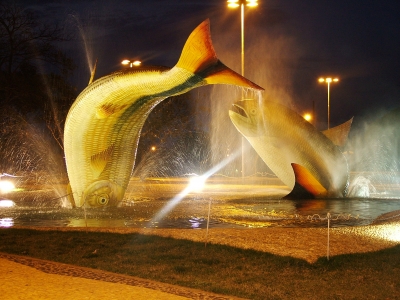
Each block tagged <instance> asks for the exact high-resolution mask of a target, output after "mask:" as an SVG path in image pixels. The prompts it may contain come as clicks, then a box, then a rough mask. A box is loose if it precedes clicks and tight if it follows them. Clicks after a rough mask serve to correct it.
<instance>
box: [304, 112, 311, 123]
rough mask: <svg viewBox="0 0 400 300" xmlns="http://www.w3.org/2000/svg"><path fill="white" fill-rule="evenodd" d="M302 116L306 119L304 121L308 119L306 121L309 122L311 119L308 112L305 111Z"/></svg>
mask: <svg viewBox="0 0 400 300" xmlns="http://www.w3.org/2000/svg"><path fill="white" fill-rule="evenodd" d="M303 118H304V120H306V121H308V122H311V120H312V115H311V114H309V113H305V114H304V115H303Z"/></svg>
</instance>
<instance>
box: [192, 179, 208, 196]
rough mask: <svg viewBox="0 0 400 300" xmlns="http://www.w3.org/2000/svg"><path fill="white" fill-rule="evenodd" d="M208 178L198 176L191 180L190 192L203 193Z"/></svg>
mask: <svg viewBox="0 0 400 300" xmlns="http://www.w3.org/2000/svg"><path fill="white" fill-rule="evenodd" d="M207 178H208V177H207V176H196V177H192V178H190V180H189V190H191V191H194V192H197V193H199V192H201V191H202V190H203V188H204V185H205V183H206V180H207Z"/></svg>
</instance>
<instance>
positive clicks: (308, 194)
mask: <svg viewBox="0 0 400 300" xmlns="http://www.w3.org/2000/svg"><path fill="white" fill-rule="evenodd" d="M292 168H293V172H294V177H295V184H294V187H293V190H292V191H291V192H290V193H289V194H288V195H286V196H285V198H286V199H301V198H303V199H304V198H317V197H322V196H325V195H327V194H328V191H327V190H326V188H324V187H323V186H322V185H321V183H320V182H319V181H318V180H317V179H316V178H315V177H314V176H313V175H312V174H311V172H310V171H309V170H308V169H306V168H305V167H303V166H301V165H299V164H296V163H292Z"/></svg>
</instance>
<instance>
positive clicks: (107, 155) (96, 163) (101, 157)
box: [90, 145, 114, 177]
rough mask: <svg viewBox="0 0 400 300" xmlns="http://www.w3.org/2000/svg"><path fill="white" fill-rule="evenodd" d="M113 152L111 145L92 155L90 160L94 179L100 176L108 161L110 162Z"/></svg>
mask: <svg viewBox="0 0 400 300" xmlns="http://www.w3.org/2000/svg"><path fill="white" fill-rule="evenodd" d="M113 151H114V145H111V146H109V147H108V148H107V149H105V150H103V151H101V152H99V153H96V154H94V155H92V157H91V158H90V162H91V167H92V171H93V172H94V173H95V176H96V177H98V176H100V174H101V172H103V170H104V168H105V167H106V165H107V163H108V161H110V160H111V157H112V154H113Z"/></svg>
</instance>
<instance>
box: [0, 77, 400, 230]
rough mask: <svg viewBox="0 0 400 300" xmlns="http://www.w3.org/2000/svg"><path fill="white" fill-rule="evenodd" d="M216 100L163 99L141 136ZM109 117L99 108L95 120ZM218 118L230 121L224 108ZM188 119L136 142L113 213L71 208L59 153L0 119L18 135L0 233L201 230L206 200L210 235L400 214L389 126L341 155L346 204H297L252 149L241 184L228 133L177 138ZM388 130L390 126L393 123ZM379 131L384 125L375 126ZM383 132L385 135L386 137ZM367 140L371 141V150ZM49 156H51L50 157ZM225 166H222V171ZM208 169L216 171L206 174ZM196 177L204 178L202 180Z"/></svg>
mask: <svg viewBox="0 0 400 300" xmlns="http://www.w3.org/2000/svg"><path fill="white" fill-rule="evenodd" d="M122 73H123V72H122ZM219 91H222V93H221V94H222V95H221V97H220V98H222V97H223V98H229V99H228V100H226V101H228V102H230V103H229V104H230V105H231V104H232V101H233V100H232V99H239V98H240V96H241V93H242V91H241V90H240V89H233V91H231V92H230V93H229V97H226V95H227V93H226V91H227V88H224V87H222V88H220V89H219ZM214 92H215V90H214V89H210V88H208V87H203V88H202V89H201V90H199V89H197V90H196V92H190V93H188V94H185V96H184V97H183V96H178V97H174V98H172V99H169V100H165V102H163V103H160V104H159V105H157V106H155V107H154V110H153V111H152V113H151V114H150V116H149V118H150V120H147V121H146V122H144V125H143V126H144V128H143V130H142V132H143V133H148V132H149V131H148V130H147V128H148V127H149V126H151V122H150V121H151V118H154V119H153V120H155V119H157V118H158V117H159V116H160V115H161V114H162V113H163V110H165V109H166V108H168V106H171V107H173V104H172V103H173V102H174V101H182V102H184V101H185V102H187V100H188V99H195V98H196V99H197V98H202V99H208V98H210V97H212V95H213V94H214ZM232 93H236V94H235V95H234V97H231V96H232ZM248 94H251V92H250V91H246V93H245V96H246V97H247V96H251V97H257V95H248ZM286 96H287V95H286ZM179 97H181V98H179ZM283 98H285V97H281V98H280V100H281V102H285V100H282V99H283ZM206 103H207V102H206ZM210 103H211V102H210ZM210 103H207V105H208V104H210ZM113 109H114V108H112V107H110V108H107V109H103V110H102V111H100V117H101V116H104V115H105V114H107V113H110V112H112V111H113ZM211 113H214V111H212V112H211ZM222 113H223V114H225V117H226V118H229V116H228V110H227V109H224V110H223V112H222ZM195 118H199V119H201V118H202V117H201V116H198V114H197V113H196V115H195V114H192V115H189V116H188V117H187V119H185V120H183V119H182V118H181V117H179V118H178V117H175V118H174V119H173V120H169V122H168V124H164V125H163V127H162V129H165V131H160V132H159V133H157V134H158V135H157V138H158V139H159V141H160V143H158V145H157V148H156V149H155V150H154V151H151V150H148V149H145V150H143V149H144V147H145V145H146V144H145V143H146V141H143V142H142V141H141V142H139V146H138V147H139V148H138V150H137V152H138V154H139V153H141V155H142V156H141V157H140V159H139V157H138V164H137V166H136V167H135V169H134V171H133V176H131V177H129V178H128V182H127V186H126V192H125V193H124V196H123V198H122V200H121V202H120V206H121V207H107V208H102V207H100V208H90V209H86V208H85V209H84V208H83V207H82V208H81V207H80V206H81V205H82V203H78V205H75V206H76V207H75V208H73V209H71V206H73V204H71V202H69V201H67V200H66V194H67V192H66V186H67V182H68V179H67V176H66V170H65V168H64V164H63V162H62V159H63V158H62V153H61V151H60V149H59V148H57V146H55V145H54V142H53V141H50V140H48V139H46V138H44V136H43V135H41V133H42V132H41V130H40V129H41V128H40V126H38V125H37V124H35V125H36V126H34V125H32V124H29V122H25V123H23V122H15V123H12V122H9V121H7V122H6V121H4V119H3V122H4V123H2V126H3V128H5V127H7V128H9V129H10V130H11V129H12V130H14V132H15V130H17V131H18V134H14V135H10V136H9V137H8V140H7V141H8V143H7V144H4V143H2V144H0V147H2V153H6V154H7V155H6V156H5V157H6V158H7V163H6V162H5V160H3V161H2V165H1V167H2V169H1V170H0V171H1V172H5V173H8V174H12V175H15V176H16V177H14V178H11V179H10V180H11V181H13V182H14V183H15V184H16V187H17V188H16V189H15V190H13V191H9V192H5V193H2V194H1V195H0V199H2V200H3V201H7V202H3V203H11V202H8V201H12V203H13V205H14V204H15V206H13V207H1V208H0V226H1V227H9V226H17V225H22V226H100V227H173V228H206V226H207V221H208V220H209V219H208V217H207V216H208V212H209V208H210V206H209V205H210V203H211V200H212V213H211V220H209V221H210V223H209V226H210V227H239V228H242V227H267V226H326V224H325V223H322V222H316V221H315V220H314V219H312V220H310V219H309V218H308V216H313V215H315V214H320V215H326V214H327V213H330V215H332V216H335V215H339V214H342V213H347V214H351V215H352V216H354V218H348V219H340V220H335V221H332V222H331V226H332V227H335V226H345V225H364V224H369V223H371V222H372V221H373V220H374V219H375V218H376V217H378V216H379V215H381V214H384V213H387V212H390V211H394V210H399V209H400V204H399V201H398V199H399V198H400V191H399V189H400V188H399V184H400V180H399V169H398V167H399V156H398V149H399V148H398V146H396V145H395V142H394V141H395V139H394V137H396V136H397V137H398V136H399V135H398V134H397V135H396V133H394V132H392V131H390V130H388V128H387V127H386V128H383V127H380V130H382V131H379V130H377V133H376V134H375V135H374V136H375V137H376V138H371V135H370V131H367V130H366V131H365V133H363V132H361V133H360V132H358V133H359V134H357V135H355V134H353V135H351V136H350V139H349V143H348V145H347V146H346V148H345V149H343V152H344V154H345V156H346V158H347V160H348V162H349V168H350V173H349V174H350V180H349V182H350V186H349V195H350V197H348V198H344V199H337V198H335V199H331V198H327V199H303V200H296V199H283V197H284V196H285V195H287V194H288V193H289V192H290V188H289V187H288V186H287V185H286V184H285V183H283V182H282V181H281V180H280V179H279V178H278V177H276V176H275V175H274V174H273V172H272V171H271V170H269V169H268V167H267V166H266V164H265V163H264V162H263V161H262V160H261V159H260V158H259V157H258V156H257V155H256V154H255V152H254V151H253V152H251V151H252V150H251V149H250V150H248V151H249V152H248V153H250V154H249V156H252V159H249V160H248V162H249V170H250V169H252V170H255V172H254V173H253V174H251V175H250V174H248V176H246V177H245V178H241V176H240V169H239V167H238V164H237V156H236V151H235V150H236V149H237V143H236V141H234V140H232V139H230V137H231V136H230V133H229V135H228V132H227V131H228V129H227V127H224V126H222V128H219V130H224V131H226V135H227V139H225V140H222V139H219V138H215V140H214V141H213V143H210V142H209V141H210V135H211V134H210V131H212V130H213V129H214V128H205V129H204V130H203V131H198V132H185V134H182V131H184V130H183V129H182V128H186V127H185V126H186V125H185V122H191V121H192V120H193V119H195ZM228 121H229V120H228ZM229 122H230V121H229ZM391 122H392V123H394V122H393V120H392V121H391ZM377 123H381V124H382V122H380V121H378V122H377ZM15 124H18V126H16V125H15ZM21 124H23V125H21ZM146 126H147V127H146ZM226 126H232V124H229V125H226ZM372 126H373V125H369V126H368V127H369V128H370V127H372ZM232 128H233V126H232V127H231V128H229V130H231V129H232ZM393 128H394V129H395V128H399V127H398V126H397V127H395V126H394V127H393ZM233 131H235V129H234V128H233ZM378 132H379V133H378ZM382 132H385V133H387V134H388V136H387V137H384V135H383V134H382ZM391 132H392V133H391ZM27 133H28V134H27ZM235 134H237V132H235ZM171 137H173V138H171ZM377 137H379V142H377V140H378V138H377ZM371 139H372V140H375V142H374V143H370V140H371ZM20 140H24V142H25V143H26V144H24V145H22V146H21V143H18V141H20ZM397 141H398V139H397ZM366 145H368V146H366ZM397 145H398V144H397ZM141 147H142V148H141ZM217 147H218V149H216V148H217ZM49 149H53V150H54V152H51V153H50V154H49V152H48V151H49ZM106 149H108V148H106ZM366 149H368V151H367V150H366ZM377 149H379V151H377ZM214 150H217V151H214ZM396 151H397V153H396V155H397V156H396V155H395V152H396ZM60 153H61V154H60ZM102 153H103V156H102V155H100V156H98V158H101V159H102V158H104V157H106V156H107V155H106V154H107V153H108V152H107V151H105V152H102ZM371 153H372V154H374V155H371ZM226 158H228V160H227V161H228V162H229V163H228V164H225V163H221V162H224V161H225V159H226ZM367 158H368V159H367ZM383 158H385V159H384V161H382V160H383ZM101 159H100V160H101ZM367 161H368V162H370V163H367ZM225 162H226V161H225ZM378 162H379V165H385V168H383V169H379V168H378V167H377V166H376V165H378ZM219 163H221V164H220V165H219ZM374 164H375V165H374ZM38 166H40V168H39V167H38ZM213 166H218V167H216V169H213ZM238 169H239V171H238ZM209 170H211V171H209ZM260 170H262V172H259V171H260ZM208 171H209V172H208ZM194 173H196V174H194ZM204 174H205V177H202V176H201V175H204ZM196 175H199V176H198V177H201V178H202V179H204V178H207V180H206V182H205V185H204V187H203V189H202V190H197V189H194V188H193V186H191V185H190V182H191V178H192V177H193V176H196ZM73 203H75V202H73Z"/></svg>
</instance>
